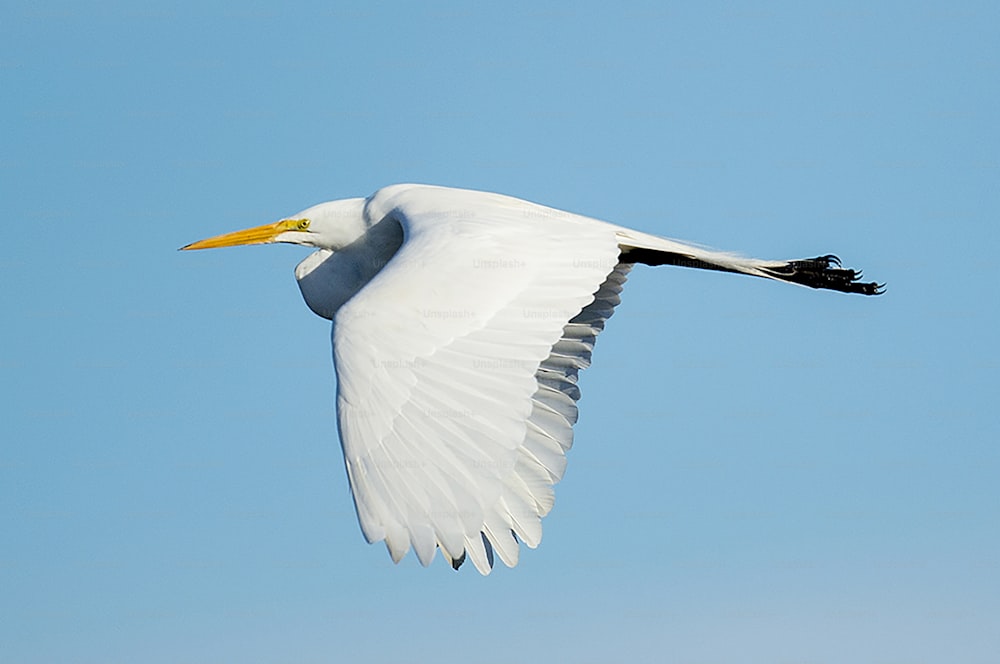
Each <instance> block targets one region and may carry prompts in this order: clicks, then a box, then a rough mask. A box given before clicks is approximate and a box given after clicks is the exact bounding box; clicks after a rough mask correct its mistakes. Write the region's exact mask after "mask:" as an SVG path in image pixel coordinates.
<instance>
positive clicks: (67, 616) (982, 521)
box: [0, 1, 1000, 663]
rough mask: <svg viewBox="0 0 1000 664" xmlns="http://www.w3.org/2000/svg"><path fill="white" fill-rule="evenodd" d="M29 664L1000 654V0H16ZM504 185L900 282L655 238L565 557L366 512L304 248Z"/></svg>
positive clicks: (11, 492) (10, 329) (12, 596)
mask: <svg viewBox="0 0 1000 664" xmlns="http://www.w3.org/2000/svg"><path fill="white" fill-rule="evenodd" d="M0 90H2V92H0V95H2V100H3V102H2V104H0V122H2V126H3V131H2V132H0V200H2V210H3V223H2V229H3V242H2V244H0V310H2V312H3V313H2V317H3V318H2V326H0V341H2V343H0V381H2V382H0V389H2V395H0V415H2V428H0V431H2V433H0V437H2V442H0V644H2V645H0V660H2V661H10V662H25V663H33V662H115V661H121V662H135V661H143V662H154V663H158V662H220V661H223V662H224V661H233V662H235V661H240V662H289V661H295V662H346V661H350V662H400V661H414V662H416V661H431V660H435V661H445V660H449V661H450V660H454V661H477V662H510V661H525V662H529V661H530V662H536V661H537V662H542V661H564V662H568V661H580V662H607V661H635V662H692V663H693V662H699V663H706V662H737V661H739V662H852V663H855V662H880V663H890V662H891V663H899V662H959V661H960V662H965V663H978V662H996V661H998V657H1000V655H998V654H997V653H1000V630H998V629H997V625H998V624H1000V488H998V486H997V483H998V478H1000V443H998V439H1000V426H998V419H1000V418H998V414H997V403H996V402H997V395H998V388H1000V385H998V382H1000V381H998V375H997V374H998V370H1000V365H998V359H997V353H996V347H997V345H996V338H997V333H998V327H1000V326H998V314H997V295H996V291H997V283H998V278H997V272H996V270H997V267H996V265H997V262H996V255H997V250H998V236H1000V231H998V228H1000V225H998V215H1000V186H998V185H1000V160H998V149H1000V123H998V122H997V118H998V117H1000V9H998V5H997V3H995V2H978V3H977V2H952V1H949V2H934V3H920V2H881V3H872V2H838V3H803V2H789V3H770V4H769V3H764V4H757V3H749V2H722V3H719V2H699V3H693V2H691V3H661V2H648V3H609V2H579V1H578V2H573V3H564V4H560V3H547V2H542V3H536V2H526V3H515V4H511V3H497V4H494V5H492V6H489V5H487V4H486V3H475V4H473V3H465V2H453V3H426V4H420V5H417V4H416V3H413V4H409V3H406V4H403V3H394V2H384V3H369V2H356V3H325V2H324V3H319V2H317V3H305V4H303V3H292V4H288V3H278V2H263V1H262V2H251V3H234V2H224V3H215V2H197V3H154V2H135V3H132V2H126V3H116V2H100V3H93V4H87V3H80V2H66V3H28V2H16V1H15V2H5V3H4V4H3V8H2V9H0ZM405 181H415V182H428V183H435V184H445V185H452V186H462V187H471V188H478V189H487V190H492V191H499V192H503V193H507V194H511V195H515V196H519V197H522V198H527V199H530V200H535V201H538V202H541V203H545V204H548V205H552V206H555V207H559V208H563V209H566V210H570V211H573V212H578V213H582V214H587V215H590V216H595V217H599V218H603V219H607V220H609V221H613V222H616V223H620V224H623V225H627V226H632V227H636V228H640V229H642V230H645V231H649V232H653V233H658V234H661V235H666V236H672V237H677V238H682V239H687V240H693V241H696V242H700V243H704V244H708V245H711V246H715V247H718V248H722V249H729V250H737V251H741V252H744V253H747V254H750V255H756V256H760V257H766V258H788V257H802V256H815V255H818V254H823V253H828V252H835V253H838V254H840V255H841V256H842V257H843V258H844V260H845V262H846V263H847V264H848V265H850V266H853V267H859V268H864V269H865V271H866V276H867V277H868V278H871V279H877V280H879V281H885V282H887V283H888V293H887V294H886V295H885V296H883V297H881V298H863V297H860V296H848V295H842V294H839V293H828V292H818V291H812V290H809V289H805V288H796V287H792V286H787V285H783V284H777V283H773V282H765V281H763V280H755V279H750V278H741V277H736V276H733V275H726V274H716V273H707V272H698V271H692V270H683V269H680V268H658V269H653V268H637V269H636V270H635V271H634V272H633V274H632V277H631V279H630V281H629V286H628V288H627V289H626V293H625V296H626V297H625V301H624V303H623V304H622V306H621V307H620V308H619V309H618V312H617V313H616V315H615V317H614V318H613V319H612V320H611V321H610V323H609V326H608V330H607V332H606V333H605V334H604V336H602V337H601V340H600V342H599V344H598V347H597V352H596V354H595V364H594V366H593V367H592V368H591V369H590V370H588V371H587V372H585V373H584V375H583V377H582V381H581V384H582V388H583V394H584V396H583V400H582V402H581V413H582V417H581V420H580V423H579V425H578V426H577V437H576V445H575V447H574V449H573V450H572V452H571V456H570V464H569V468H568V472H567V475H566V478H565V480H564V481H563V482H562V483H561V484H560V485H559V486H558V487H557V501H556V507H555V509H554V510H553V512H552V513H551V514H550V515H549V516H548V517H547V518H546V519H545V521H544V528H545V537H544V541H543V543H542V545H541V546H540V547H539V548H538V549H537V550H533V551H531V550H526V551H525V552H524V553H522V558H521V564H520V565H519V566H518V567H517V568H515V569H513V570H509V569H507V568H504V567H502V566H500V567H498V568H497V569H496V570H494V573H493V575H492V576H490V577H488V578H482V577H480V575H479V574H477V573H476V572H475V570H474V569H472V566H471V565H469V566H467V568H463V569H462V570H461V572H460V573H454V572H452V571H451V570H450V569H449V568H448V567H447V565H446V564H445V563H444V562H443V561H442V560H441V559H440V557H439V558H438V559H437V560H436V561H435V564H434V565H432V567H431V568H430V569H423V568H421V567H420V566H419V564H418V563H417V562H416V560H415V558H414V557H413V556H412V554H411V555H410V556H408V557H407V558H406V560H404V562H403V563H402V564H400V565H399V566H393V565H392V564H391V561H390V560H389V557H388V555H387V553H386V551H385V549H384V547H383V546H381V545H378V546H374V547H373V546H369V545H367V544H365V543H364V541H363V539H362V536H361V533H360V531H359V528H358V525H357V522H356V518H355V516H354V512H353V507H352V504H351V499H350V494H349V491H348V487H347V481H346V477H345V473H344V470H343V465H342V460H341V453H340V448H339V444H338V441H337V437H336V428H335V423H334V394H335V381H334V377H333V372H332V367H331V360H330V347H329V324H328V323H327V322H326V321H324V320H322V319H320V318H317V317H315V316H314V315H313V314H311V313H310V312H309V311H308V309H307V308H306V307H305V305H304V304H303V303H302V301H301V299H300V297H299V294H298V289H297V288H296V286H295V282H294V278H293V275H292V268H293V267H294V265H295V263H296V262H297V261H298V260H300V259H301V258H302V257H303V256H304V255H305V254H306V251H305V250H303V249H302V248H299V247H289V246H278V247H249V248H242V249H231V250H216V251H210V252H199V253H191V254H188V253H178V252H177V251H176V249H177V247H179V246H181V245H183V244H186V243H188V242H191V241H193V240H197V239H200V238H203V237H207V236H209V235H214V234H217V233H220V232H224V231H229V230H235V229H238V228H243V227H247V226H252V225H257V224H262V223H265V222H269V221H274V220H276V219H279V218H281V217H283V216H286V215H289V214H292V213H294V212H296V211H298V210H300V209H302V208H304V207H306V206H308V205H311V204H313V203H316V202H319V201H323V200H329V199H335V198H344V197H350V196H362V195H368V194H370V193H371V192H373V191H374V190H375V189H377V188H378V187H380V186H383V185H386V184H391V183H395V182H405Z"/></svg>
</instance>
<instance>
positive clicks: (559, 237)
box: [333, 185, 629, 574]
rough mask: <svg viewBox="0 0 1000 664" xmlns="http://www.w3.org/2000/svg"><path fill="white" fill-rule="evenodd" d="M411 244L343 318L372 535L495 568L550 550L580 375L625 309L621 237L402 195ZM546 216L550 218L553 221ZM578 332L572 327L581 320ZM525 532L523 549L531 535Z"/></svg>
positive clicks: (592, 226)
mask: <svg viewBox="0 0 1000 664" xmlns="http://www.w3.org/2000/svg"><path fill="white" fill-rule="evenodd" d="M366 215H368V216H369V217H370V219H371V220H372V221H373V222H374V221H379V220H381V219H382V218H383V217H385V216H391V217H392V218H393V219H395V220H396V221H398V222H399V224H400V225H401V226H402V227H403V231H404V236H405V240H404V242H403V245H402V247H401V248H400V249H399V251H398V252H397V253H396V254H395V256H393V257H392V258H391V260H390V261H389V262H388V264H387V265H386V266H385V268H384V269H382V271H381V272H379V273H378V274H377V275H376V276H375V277H374V278H373V279H372V280H371V281H370V282H369V283H368V284H367V285H366V286H365V287H364V288H362V289H361V291H360V292H358V293H357V295H355V296H354V297H353V298H352V299H351V300H350V301H348V302H347V303H346V304H345V305H344V306H343V307H341V308H340V310H339V311H338V312H337V313H336V315H335V317H334V319H333V320H334V328H333V346H334V362H335V366H336V370H337V382H338V394H337V408H338V416H339V425H340V437H341V443H342V445H343V448H344V456H345V459H346V464H347V472H348V476H349V479H350V484H351V489H352V491H353V494H354V500H355V505H356V507H357V512H358V518H359V521H360V523H361V528H362V531H363V532H364V535H365V538H366V539H367V540H368V541H369V542H376V541H381V540H384V541H385V543H386V546H387V548H388V549H389V552H390V554H391V556H392V558H393V560H395V561H398V560H400V559H401V558H402V557H403V556H404V555H405V554H406V552H407V551H408V550H409V549H411V548H412V549H413V550H414V551H415V553H416V555H417V557H418V558H419V560H420V562H421V563H422V564H424V565H428V564H429V563H430V562H431V560H432V559H433V557H434V553H435V550H436V549H437V548H440V549H441V550H442V552H443V553H444V554H445V555H446V557H447V558H448V559H449V560H450V561H455V562H460V561H461V560H463V559H464V557H465V556H466V555H468V557H469V558H470V559H471V560H472V562H473V564H474V565H475V566H476V568H477V569H478V570H479V571H480V572H482V573H484V574H486V573H488V572H489V570H490V568H491V567H492V563H493V553H494V551H495V552H496V553H497V554H498V555H499V557H500V559H501V560H502V561H503V562H504V563H505V564H507V565H510V566H513V565H514V564H516V563H517V559H518V540H520V541H521V542H524V543H525V544H527V545H528V546H529V547H535V546H537V545H538V543H539V541H540V539H541V521H540V520H541V517H542V516H544V515H545V514H546V513H548V511H549V509H551V507H552V503H553V493H552V485H553V484H554V483H555V482H558V481H559V479H561V477H562V474H563V470H564V468H565V457H564V454H565V451H566V449H568V447H569V446H570V444H571V443H572V429H571V426H572V424H573V423H574V422H575V421H576V404H575V400H576V399H577V398H578V396H579V392H578V391H577V388H576V375H577V372H578V371H579V370H580V369H581V368H585V367H586V366H587V365H588V364H589V358H590V351H591V349H592V348H593V343H594V339H595V338H596V335H597V333H598V332H599V331H600V329H601V328H602V327H603V321H604V320H605V319H606V318H607V317H608V316H609V315H610V314H611V311H612V309H613V307H614V305H615V304H617V302H618V299H617V298H618V292H619V291H620V290H621V284H622V283H623V282H624V279H625V274H626V273H627V271H628V267H629V266H627V265H622V266H619V265H618V256H619V253H620V249H619V246H618V238H617V237H616V230H617V227H615V226H612V225H610V224H606V223H604V222H600V221H597V220H593V219H588V218H585V217H579V216H576V215H571V214H568V213H565V212H560V211H557V210H552V209H550V208H546V207H543V206H539V205H534V204H531V203H527V202H525V201H520V200H517V199H512V198H508V197H504V196H499V195H495V194H485V193H480V192H468V191H461V190H452V189H444V188H435V187H424V186H414V185H403V186H396V187H389V188H386V189H383V190H380V191H379V192H376V194H375V195H374V196H373V197H372V198H371V199H369V201H368V204H367V207H366ZM542 222H544V223H542ZM571 321H572V322H571ZM515 535H516V537H515Z"/></svg>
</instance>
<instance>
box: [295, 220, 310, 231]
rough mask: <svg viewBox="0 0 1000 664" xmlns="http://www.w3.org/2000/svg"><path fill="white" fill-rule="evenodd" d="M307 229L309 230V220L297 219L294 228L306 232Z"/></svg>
mask: <svg viewBox="0 0 1000 664" xmlns="http://www.w3.org/2000/svg"><path fill="white" fill-rule="evenodd" d="M308 229H309V220H308V219H299V223H298V225H297V226H296V230H300V231H304V230H308Z"/></svg>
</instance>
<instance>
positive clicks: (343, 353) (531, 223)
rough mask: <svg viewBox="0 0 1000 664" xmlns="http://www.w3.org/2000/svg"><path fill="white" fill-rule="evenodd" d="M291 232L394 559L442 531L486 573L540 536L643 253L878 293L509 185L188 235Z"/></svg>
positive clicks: (421, 555) (850, 273)
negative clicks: (583, 376)
mask: <svg viewBox="0 0 1000 664" xmlns="http://www.w3.org/2000/svg"><path fill="white" fill-rule="evenodd" d="M270 242H290V243H293V244H302V245H307V246H310V247H317V248H318V249H319V251H316V252H314V253H312V254H310V255H309V256H307V257H306V258H305V260H303V261H302V262H301V263H299V264H298V266H297V267H296V268H295V278H296V279H297V280H298V284H299V287H300V289H301V291H302V296H303V298H304V299H305V301H306V304H307V305H309V308H310V309H312V310H313V311H314V312H315V313H316V314H318V315H320V316H322V317H324V318H327V319H330V320H331V321H333V358H334V366H335V369H336V373H337V414H338V424H339V430H340V441H341V446H342V448H343V452H344V457H345V461H346V465H347V475H348V478H349V481H350V485H351V490H352V492H353V495H354V505H355V508H356V510H357V515H358V520H359V522H360V524H361V530H362V532H363V533H364V536H365V539H367V540H368V542H378V541H384V542H385V544H386V547H387V548H388V550H389V554H390V555H391V556H392V559H393V561H395V562H399V560H400V559H401V558H402V557H403V556H404V555H405V554H406V552H407V551H408V550H409V549H411V548H412V549H413V550H414V551H415V552H416V555H417V558H418V559H419V560H420V562H421V563H422V564H423V565H424V566H426V565H429V564H430V562H431V560H432V559H433V558H434V554H435V551H436V550H438V549H440V550H441V553H442V554H443V555H444V557H445V558H446V559H447V560H448V561H449V562H450V563H451V565H452V566H453V567H454V568H456V569H457V568H458V567H459V565H461V564H462V562H463V561H464V560H465V559H466V557H468V558H470V559H471V560H472V563H473V564H474V565H475V567H476V569H478V570H479V572H481V573H482V574H488V573H489V572H490V570H491V569H492V567H493V560H494V558H493V557H494V553H495V554H496V555H498V556H499V557H500V560H502V561H503V562H504V563H505V564H506V565H508V566H510V567H513V566H514V565H516V564H517V561H518V553H519V547H518V544H519V542H523V543H524V544H526V545H528V546H529V547H532V548H534V547H536V546H538V543H539V541H540V540H541V535H542V528H541V518H542V517H543V516H545V515H546V514H547V513H548V512H549V510H550V509H551V508H552V505H553V501H554V493H553V488H552V487H553V485H554V484H555V483H556V482H558V481H559V480H560V479H561V478H562V476H563V471H564V470H565V467H566V457H565V453H566V450H568V449H569V447H570V445H571V444H572V442H573V430H572V426H573V424H574V423H575V422H576V420H577V407H576V401H577V399H579V397H580V391H579V388H578V387H577V375H578V373H579V371H580V370H581V369H584V368H586V367H587V366H589V365H590V358H591V352H592V351H593V348H594V342H595V340H596V338H597V335H598V334H599V333H600V332H601V330H603V329H604V324H605V321H606V320H607V319H608V318H609V317H610V316H611V314H612V312H613V311H614V308H615V305H617V304H618V303H619V301H620V300H619V293H620V292H621V290H622V286H623V284H624V283H625V279H626V276H627V275H628V272H629V270H631V269H632V266H633V264H635V263H643V264H646V265H682V266H687V267H695V268H703V269H709V270H721V271H724V272H736V273H741V274H748V275H753V276H757V277H765V278H768V279H776V280H778V281H786V282H789V283H793V284H801V285H804V286H810V287H812V288H825V289H831V290H838V291H844V292H848V293H861V294H864V295H876V294H878V293H880V292H882V286H881V285H879V284H876V283H863V282H861V281H859V278H860V276H861V273H860V272H856V271H854V270H850V269H846V268H843V267H842V266H841V263H840V261H839V260H838V259H837V257H836V256H832V255H826V256H820V257H818V258H807V259H800V260H782V261H765V260H758V259H754V258H743V257H740V256H736V255H733V254H728V253H720V252H716V251H710V250H708V249H704V248H701V247H696V246H691V245H688V244H683V243H681V242H677V241H675V240H669V239H665V238H661V237H656V236H653V235H647V234H645V233H640V232H638V231H634V230H631V229H628V228H623V227H621V226H616V225H613V224H609V223H606V222H603V221H598V220H596V219H590V218H587V217H582V216H578V215H575V214H570V213H568V212H563V211H560V210H556V209H553V208H549V207H544V206H542V205H537V204H535V203H529V202H527V201H523V200H519V199H516V198H510V197H508V196H502V195H499V194H492V193H485V192H478V191H468V190H461V189H451V188H445V187H433V186H426V185H412V184H404V185H394V186H390V187H385V188H383V189H380V190H378V191H376V192H375V193H374V194H373V195H372V196H370V197H368V198H352V199H347V200H339V201H332V202H329V203H321V204H319V205H316V206H314V207H311V208H309V209H307V210H303V211H302V212H300V213H298V214H296V215H293V216H292V217H290V218H288V219H284V220H282V221H279V222H277V223H274V224H269V225H265V226H259V227H256V228H251V229H248V230H243V231H237V232H235V233H229V234H226V235H220V236H218V237H213V238H210V239H207V240H202V241H200V242H195V243H193V244H189V245H187V246H186V247H183V248H184V249H208V248H211V247H227V246H232V245H242V244H261V243H270Z"/></svg>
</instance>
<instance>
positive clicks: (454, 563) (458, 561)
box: [451, 551, 465, 571]
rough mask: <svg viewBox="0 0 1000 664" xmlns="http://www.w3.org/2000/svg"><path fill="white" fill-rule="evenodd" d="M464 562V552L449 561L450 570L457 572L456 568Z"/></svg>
mask: <svg viewBox="0 0 1000 664" xmlns="http://www.w3.org/2000/svg"><path fill="white" fill-rule="evenodd" d="M464 562H465V551H463V552H462V555H461V556H459V557H458V558H455V559H454V560H452V561H451V568H452V569H453V570H456V571H457V570H458V568H459V567H461V566H462V563H464Z"/></svg>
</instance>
